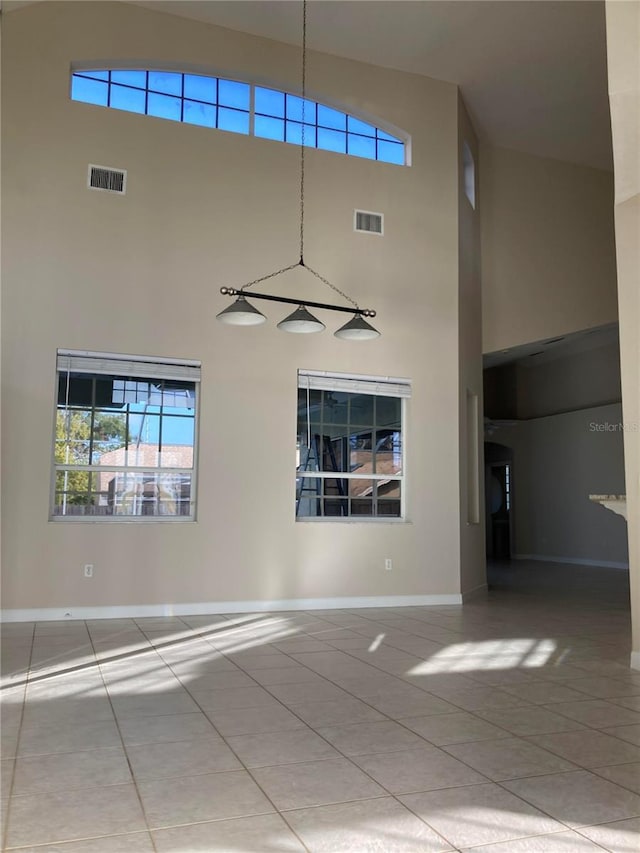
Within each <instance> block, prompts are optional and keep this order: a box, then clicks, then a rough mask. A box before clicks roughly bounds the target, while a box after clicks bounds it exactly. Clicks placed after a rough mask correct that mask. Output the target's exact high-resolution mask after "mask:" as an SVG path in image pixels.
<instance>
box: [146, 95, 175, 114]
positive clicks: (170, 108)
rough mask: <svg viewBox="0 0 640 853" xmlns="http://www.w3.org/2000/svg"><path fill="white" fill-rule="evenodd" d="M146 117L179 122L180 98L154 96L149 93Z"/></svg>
mask: <svg viewBox="0 0 640 853" xmlns="http://www.w3.org/2000/svg"><path fill="white" fill-rule="evenodd" d="M147 115H150V116H157V118H168V119H170V120H171V121H180V119H181V118H182V101H181V99H180V98H171V97H169V96H168V95H156V94H155V93H154V92H149V102H148V106H147Z"/></svg>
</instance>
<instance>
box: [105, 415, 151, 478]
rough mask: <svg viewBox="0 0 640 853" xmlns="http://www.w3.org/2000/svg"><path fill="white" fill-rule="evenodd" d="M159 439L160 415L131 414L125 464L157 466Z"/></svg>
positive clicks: (138, 466) (139, 466)
mask: <svg viewBox="0 0 640 853" xmlns="http://www.w3.org/2000/svg"><path fill="white" fill-rule="evenodd" d="M159 440H160V418H159V416H158V415H146V414H136V415H130V416H129V449H128V452H127V455H126V461H125V463H124V464H125V465H134V466H135V467H137V468H141V467H143V466H146V465H149V466H151V467H156V466H157V465H158V464H159V460H158V442H159ZM114 464H115V463H114Z"/></svg>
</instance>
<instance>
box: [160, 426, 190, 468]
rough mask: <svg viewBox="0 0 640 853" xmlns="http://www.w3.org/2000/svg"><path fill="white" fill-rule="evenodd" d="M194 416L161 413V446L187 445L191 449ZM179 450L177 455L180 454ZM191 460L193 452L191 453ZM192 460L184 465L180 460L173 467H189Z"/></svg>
mask: <svg viewBox="0 0 640 853" xmlns="http://www.w3.org/2000/svg"><path fill="white" fill-rule="evenodd" d="M194 425H195V420H194V418H185V417H180V416H179V415H173V416H172V415H163V416H162V447H163V449H164V448H166V447H168V446H169V445H171V446H176V447H180V448H181V447H185V446H186V447H189V448H190V449H191V450H193V444H194ZM180 452H181V451H180ZM180 452H179V453H178V455H180ZM190 458H191V460H193V454H192V455H191V457H190ZM191 465H192V462H189V463H188V464H187V465H184V464H183V463H182V462H178V463H176V464H175V465H174V466H173V467H175V468H189V467H191Z"/></svg>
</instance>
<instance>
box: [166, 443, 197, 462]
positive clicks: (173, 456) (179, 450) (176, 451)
mask: <svg viewBox="0 0 640 853" xmlns="http://www.w3.org/2000/svg"><path fill="white" fill-rule="evenodd" d="M160 467H161V468H193V446H190V445H188V444H165V443H164V441H163V444H162V450H161V451H160Z"/></svg>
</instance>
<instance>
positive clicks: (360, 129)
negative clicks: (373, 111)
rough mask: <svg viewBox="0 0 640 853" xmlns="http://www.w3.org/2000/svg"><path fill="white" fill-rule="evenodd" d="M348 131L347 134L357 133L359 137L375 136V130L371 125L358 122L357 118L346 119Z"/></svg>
mask: <svg viewBox="0 0 640 853" xmlns="http://www.w3.org/2000/svg"><path fill="white" fill-rule="evenodd" d="M347 123H348V125H349V126H348V128H347V129H348V131H349V133H359V134H360V135H361V136H373V137H375V135H376V129H375V127H374V126H373V125H372V124H367V123H366V122H364V121H360V119H358V118H354V117H353V116H349V117H348V122H347Z"/></svg>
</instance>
